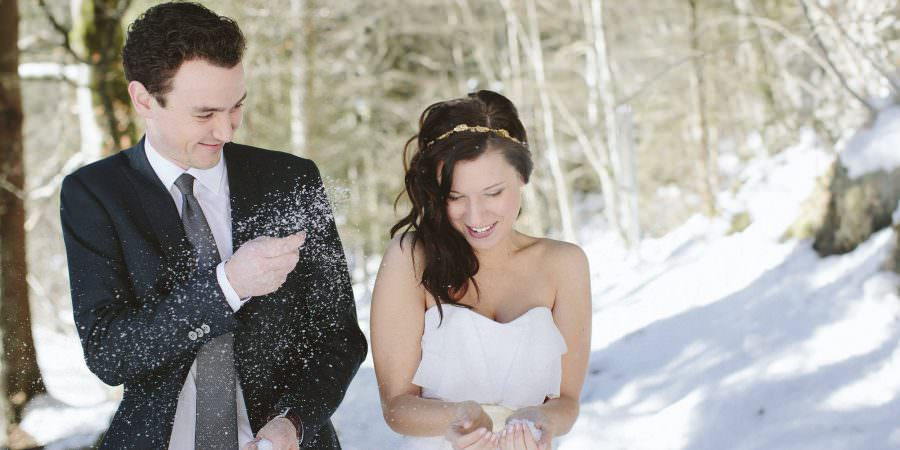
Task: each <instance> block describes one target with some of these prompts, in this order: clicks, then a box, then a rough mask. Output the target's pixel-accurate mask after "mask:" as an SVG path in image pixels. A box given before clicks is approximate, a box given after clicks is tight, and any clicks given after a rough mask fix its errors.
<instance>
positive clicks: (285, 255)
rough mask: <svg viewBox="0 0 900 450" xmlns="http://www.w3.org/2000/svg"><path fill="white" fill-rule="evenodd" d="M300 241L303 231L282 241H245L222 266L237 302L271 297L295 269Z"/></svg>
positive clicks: (259, 238)
mask: <svg viewBox="0 0 900 450" xmlns="http://www.w3.org/2000/svg"><path fill="white" fill-rule="evenodd" d="M304 241H306V232H305V231H301V232H299V233H296V234H292V235H290V236H287V237H283V238H274V237H268V236H262V237H258V238H256V239H253V240H252V241H248V242H246V243H244V245H242V246H240V248H238V249H237V251H236V252H234V255H233V256H232V257H231V259H229V260H228V262H226V263H225V276H226V277H227V278H228V282H229V283H231V287H232V288H234V291H235V292H237V294H238V296H239V297H240V298H247V297H257V296H260V295H266V294H271V293H272V292H275V291H277V290H278V288H280V287H281V285H282V284H284V281H285V280H287V276H288V274H289V273H291V271H292V270H294V267H296V266H297V262H298V261H300V247H302V246H303V242H304Z"/></svg>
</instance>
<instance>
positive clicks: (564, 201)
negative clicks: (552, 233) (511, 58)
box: [526, 0, 575, 241]
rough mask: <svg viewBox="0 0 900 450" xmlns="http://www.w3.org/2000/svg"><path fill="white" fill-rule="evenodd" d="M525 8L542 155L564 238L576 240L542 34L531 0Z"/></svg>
mask: <svg viewBox="0 0 900 450" xmlns="http://www.w3.org/2000/svg"><path fill="white" fill-rule="evenodd" d="M526 10H527V15H528V34H529V36H530V39H529V40H530V41H531V42H530V44H531V45H530V46H529V49H528V57H529V59H530V60H531V67H532V70H533V72H534V78H535V82H536V83H535V88H536V89H537V95H538V98H539V101H540V113H539V114H540V118H541V132H542V133H543V138H544V146H545V147H546V148H545V149H544V156H545V157H546V158H547V163H548V165H549V166H550V176H551V177H552V179H553V187H554V189H553V190H554V194H555V196H556V204H557V208H558V210H559V219H560V225H561V227H562V230H561V231H562V235H563V239H565V240H567V241H574V240H575V225H574V223H573V219H574V217H573V214H572V210H571V206H570V205H569V187H568V183H567V182H566V177H565V175H564V174H563V167H562V162H561V157H560V154H559V148H558V146H557V140H556V130H555V125H554V120H553V106H552V104H551V102H550V93H549V86H548V85H547V80H546V74H545V72H544V53H543V49H542V48H541V36H540V31H539V29H538V19H537V11H536V6H535V1H534V0H527V1H526Z"/></svg>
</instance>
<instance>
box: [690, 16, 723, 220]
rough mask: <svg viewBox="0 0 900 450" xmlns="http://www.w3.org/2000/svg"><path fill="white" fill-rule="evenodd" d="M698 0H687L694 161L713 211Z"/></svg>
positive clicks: (713, 165) (713, 168)
mask: <svg viewBox="0 0 900 450" xmlns="http://www.w3.org/2000/svg"><path fill="white" fill-rule="evenodd" d="M697 1H698V0H688V5H689V6H690V18H689V21H688V32H689V34H690V41H691V44H690V48H691V53H692V58H691V87H692V88H693V91H694V92H693V93H694V108H695V110H696V112H697V116H696V117H697V121H696V123H695V124H694V125H695V126H696V130H697V134H698V136H697V141H698V145H699V147H700V154H699V155H698V158H697V161H698V166H699V173H700V183H701V189H700V191H701V193H702V194H703V200H704V204H705V205H704V206H705V209H706V214H707V215H709V216H714V215H715V214H716V210H717V207H716V193H717V192H718V190H719V189H718V162H717V160H718V158H717V157H716V150H715V148H714V147H715V145H714V144H711V143H710V138H709V123H708V118H707V109H708V108H707V100H706V90H707V86H706V76H705V73H704V64H703V50H702V48H701V46H700V25H699V11H698V7H697Z"/></svg>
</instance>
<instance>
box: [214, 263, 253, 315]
mask: <svg viewBox="0 0 900 450" xmlns="http://www.w3.org/2000/svg"><path fill="white" fill-rule="evenodd" d="M216 279H218V280H219V287H220V288H221V289H222V293H223V294H225V300H226V301H227V302H228V306H231V310H232V311H234V312H238V310H239V309H241V306H244V303H246V302H247V300H250V297H247V298H240V297H238V293H237V292H235V290H234V288H233V287H231V283H229V282H228V277H227V276H225V261H222V262H220V263H219V265H218V266H216Z"/></svg>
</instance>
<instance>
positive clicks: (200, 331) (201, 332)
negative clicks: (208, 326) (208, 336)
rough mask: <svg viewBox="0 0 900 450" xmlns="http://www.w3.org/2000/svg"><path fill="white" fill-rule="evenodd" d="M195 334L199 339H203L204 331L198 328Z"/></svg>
mask: <svg viewBox="0 0 900 450" xmlns="http://www.w3.org/2000/svg"><path fill="white" fill-rule="evenodd" d="M194 332H195V333H197V337H203V330H201V329H200V328H197V329H196V330H194Z"/></svg>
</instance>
